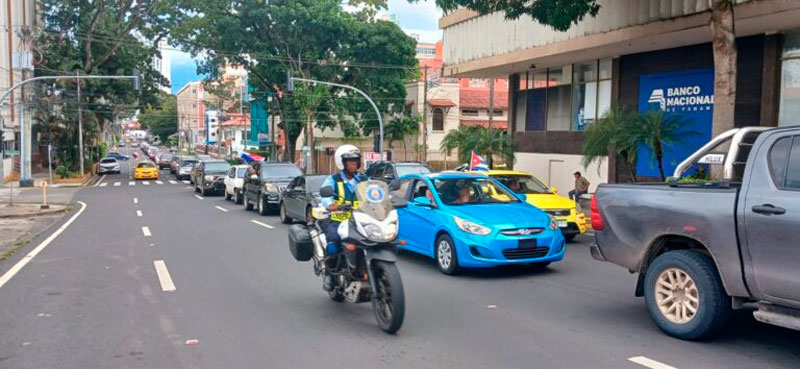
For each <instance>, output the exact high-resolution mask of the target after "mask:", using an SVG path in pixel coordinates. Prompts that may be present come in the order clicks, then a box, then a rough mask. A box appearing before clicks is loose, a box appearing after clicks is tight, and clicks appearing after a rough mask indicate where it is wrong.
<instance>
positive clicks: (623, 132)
mask: <svg viewBox="0 0 800 369" xmlns="http://www.w3.org/2000/svg"><path fill="white" fill-rule="evenodd" d="M633 124H635V120H634V115H633V114H632V113H631V112H630V111H629V110H628V109H626V108H625V106H623V105H622V104H621V103H614V104H613V105H612V106H611V107H610V108H609V109H608V110H607V111H606V112H605V113H603V116H602V117H600V119H598V120H597V122H595V123H594V124H592V125H590V126H589V127H588V128H587V129H586V131H585V133H584V136H583V137H584V139H583V159H582V164H583V167H584V168H586V167H588V166H589V165H591V164H592V163H593V162H595V161H599V160H602V159H604V158H605V157H607V156H608V155H609V154H611V155H617V156H618V157H619V158H621V159H622V162H623V163H624V164H625V167H626V168H627V169H628V171H629V172H630V174H631V179H632V180H633V182H636V171H635V167H636V152H637V150H638V143H637V142H636V139H635V137H634V135H633V134H632V133H633V129H632V128H633V127H632V125H633Z"/></svg>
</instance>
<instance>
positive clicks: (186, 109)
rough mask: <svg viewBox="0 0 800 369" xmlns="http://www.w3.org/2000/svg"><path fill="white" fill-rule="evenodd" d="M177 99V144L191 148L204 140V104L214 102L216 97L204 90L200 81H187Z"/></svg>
mask: <svg viewBox="0 0 800 369" xmlns="http://www.w3.org/2000/svg"><path fill="white" fill-rule="evenodd" d="M176 95H177V100H178V146H179V147H180V148H181V149H183V148H187V149H191V148H193V147H194V146H195V145H198V144H202V143H203V142H204V141H205V137H206V129H205V115H206V105H207V104H212V105H213V104H216V102H217V100H218V99H217V98H216V96H213V95H211V94H208V93H206V92H205V91H204V87H203V83H202V82H200V81H195V82H189V83H187V84H186V85H185V86H183V88H181V89H180V90H179V91H178V93H177V94H176Z"/></svg>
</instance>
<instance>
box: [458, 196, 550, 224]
mask: <svg viewBox="0 0 800 369" xmlns="http://www.w3.org/2000/svg"><path fill="white" fill-rule="evenodd" d="M448 209H449V210H450V213H452V214H453V215H455V216H457V217H461V218H465V219H469V220H474V221H477V222H479V223H481V224H483V225H485V226H493V225H509V226H514V225H519V226H528V225H531V224H534V223H535V224H538V225H544V226H545V227H546V226H547V225H549V223H550V216H549V215H547V213H545V212H543V211H541V210H539V209H537V208H535V207H533V206H531V205H529V204H526V203H521V202H520V203H511V204H484V205H454V206H448Z"/></svg>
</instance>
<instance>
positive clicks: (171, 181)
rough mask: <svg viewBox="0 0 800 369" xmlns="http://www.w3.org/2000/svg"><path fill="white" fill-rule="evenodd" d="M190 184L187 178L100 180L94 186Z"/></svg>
mask: <svg viewBox="0 0 800 369" xmlns="http://www.w3.org/2000/svg"><path fill="white" fill-rule="evenodd" d="M169 185H191V184H190V183H189V181H187V180H174V179H168V180H151V181H113V180H112V181H105V180H103V181H101V182H99V183H97V184H96V185H95V187H101V188H102V187H135V186H169Z"/></svg>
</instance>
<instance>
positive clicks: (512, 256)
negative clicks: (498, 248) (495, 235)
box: [503, 247, 550, 260]
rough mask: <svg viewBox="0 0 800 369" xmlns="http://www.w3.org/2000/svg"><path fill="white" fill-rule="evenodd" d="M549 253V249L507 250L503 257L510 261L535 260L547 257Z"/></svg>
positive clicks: (504, 251)
mask: <svg viewBox="0 0 800 369" xmlns="http://www.w3.org/2000/svg"><path fill="white" fill-rule="evenodd" d="M548 252H550V248H549V247H531V248H518V249H505V250H503V256H505V257H506V259H508V260H518V259H533V258H540V257H542V256H547V253H548Z"/></svg>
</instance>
